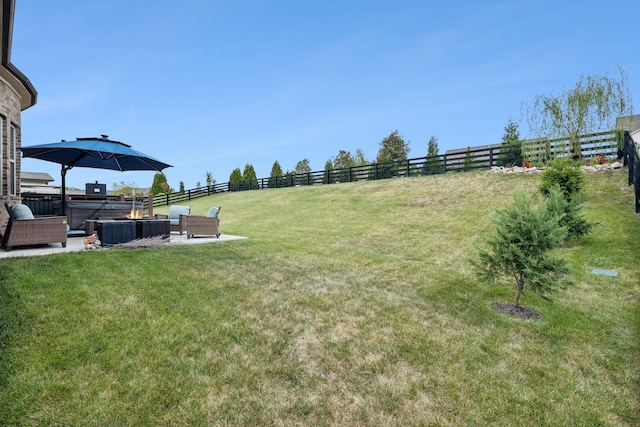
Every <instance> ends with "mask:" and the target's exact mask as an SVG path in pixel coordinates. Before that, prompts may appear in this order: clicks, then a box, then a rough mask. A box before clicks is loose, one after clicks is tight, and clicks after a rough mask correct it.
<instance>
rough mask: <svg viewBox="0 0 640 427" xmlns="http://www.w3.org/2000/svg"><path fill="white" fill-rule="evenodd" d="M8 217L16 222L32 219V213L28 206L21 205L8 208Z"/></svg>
mask: <svg viewBox="0 0 640 427" xmlns="http://www.w3.org/2000/svg"><path fill="white" fill-rule="evenodd" d="M9 215H11V218H12V219H14V220H16V221H17V220H20V219H34V216H33V212H31V209H29V206H27V205H23V204H17V205H11V206H9Z"/></svg>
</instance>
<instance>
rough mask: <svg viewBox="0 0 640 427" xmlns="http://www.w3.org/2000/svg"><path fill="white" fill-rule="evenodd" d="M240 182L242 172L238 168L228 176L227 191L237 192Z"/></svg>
mask: <svg viewBox="0 0 640 427" xmlns="http://www.w3.org/2000/svg"><path fill="white" fill-rule="evenodd" d="M241 181H242V172H241V171H240V168H235V169H234V170H232V171H231V175H230V176H229V191H239V190H240V182H241Z"/></svg>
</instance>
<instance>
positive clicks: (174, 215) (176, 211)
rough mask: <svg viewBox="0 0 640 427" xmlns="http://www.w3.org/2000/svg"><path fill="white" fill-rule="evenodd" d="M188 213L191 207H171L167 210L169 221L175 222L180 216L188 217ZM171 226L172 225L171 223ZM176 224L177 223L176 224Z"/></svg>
mask: <svg viewBox="0 0 640 427" xmlns="http://www.w3.org/2000/svg"><path fill="white" fill-rule="evenodd" d="M189 212H191V206H177V205H176V206H171V207H170V208H169V215H168V217H169V219H170V220H171V219H175V220H179V219H180V215H189ZM172 224H173V223H172ZM176 224H177V222H176Z"/></svg>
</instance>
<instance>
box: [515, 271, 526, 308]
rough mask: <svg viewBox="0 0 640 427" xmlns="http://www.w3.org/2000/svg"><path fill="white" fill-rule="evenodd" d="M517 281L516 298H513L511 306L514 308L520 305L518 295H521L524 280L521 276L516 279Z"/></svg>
mask: <svg viewBox="0 0 640 427" xmlns="http://www.w3.org/2000/svg"><path fill="white" fill-rule="evenodd" d="M517 282H518V292H516V298H515V299H514V300H513V306H514V307H515V308H519V307H520V295H522V291H523V290H524V280H522V279H521V278H520V279H518V280H517Z"/></svg>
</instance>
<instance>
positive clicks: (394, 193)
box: [0, 172, 640, 426]
mask: <svg viewBox="0 0 640 427" xmlns="http://www.w3.org/2000/svg"><path fill="white" fill-rule="evenodd" d="M538 180H539V177H537V176H515V175H493V174H490V173H487V172H482V173H480V172H478V173H463V174H447V175H446V176H430V177H424V178H411V179H397V180H386V181H377V182H359V183H353V184H340V185H328V186H319V187H299V188H288V189H278V190H264V191H251V192H242V193H234V194H219V195H215V196H212V197H211V198H208V199H199V200H194V201H193V202H192V208H193V211H194V212H195V213H205V212H206V211H207V210H208V208H209V207H210V206H211V205H220V206H222V207H223V208H222V212H221V221H222V224H221V226H222V231H223V232H224V233H228V234H238V235H244V236H247V237H249V240H246V241H238V242H228V243H224V244H210V245H209V244H204V245H195V246H191V245H189V246H181V247H171V248H162V249H137V250H109V251H99V252H87V253H70V254H60V255H54V256H48V257H40V258H17V259H16V258H13V259H4V260H1V261H0V424H4V425H189V426H192V425H374V426H375V425H381V426H382V425H444V426H446V425H450V426H457V425H548V426H554V425H557V426H565V425H585V426H587V425H589V426H591V425H612V426H627V425H638V424H640V417H639V415H638V413H639V412H640V406H639V404H638V396H639V392H640V389H639V386H638V385H639V379H640V377H639V372H640V357H639V356H640V346H639V341H638V332H639V331H638V326H639V324H640V310H639V308H638V307H639V305H638V299H639V297H640V284H639V283H638V277H640V274H639V273H640V263H639V262H638V261H639V260H638V254H639V253H640V239H638V234H637V230H638V224H639V221H640V217H639V216H637V215H635V214H634V213H633V194H632V191H631V190H630V189H629V188H627V187H626V185H625V175H624V173H622V172H620V173H605V174H600V175H592V176H589V177H588V187H587V189H586V193H585V201H586V202H587V203H586V208H585V209H586V213H587V216H588V218H589V219H591V220H597V221H600V222H601V224H600V225H599V226H598V227H597V228H596V230H595V232H594V233H593V234H592V235H590V236H588V237H587V238H585V239H583V240H582V241H581V242H580V243H578V244H575V245H574V246H573V247H572V248H569V249H560V251H561V253H562V254H563V255H564V256H565V257H567V259H569V261H570V263H571V265H572V267H573V274H572V278H573V280H574V282H575V285H574V286H572V287H570V288H568V289H566V290H561V291H559V292H558V293H556V294H555V296H554V298H553V301H547V300H543V299H540V298H538V297H537V296H535V295H534V294H530V293H525V295H524V297H523V299H522V300H521V303H522V304H523V305H526V306H531V307H535V308H536V309H537V310H538V311H540V313H541V314H542V320H541V321H538V322H524V321H519V320H515V319H511V318H508V317H505V316H503V315H501V314H499V313H497V312H495V311H493V310H492V309H491V304H492V303H493V302H494V301H511V300H512V298H513V295H514V288H513V287H512V286H511V284H510V283H508V282H505V283H504V284H498V285H488V284H485V283H481V282H479V281H478V280H476V278H475V277H474V276H473V274H472V272H471V270H470V267H469V264H468V262H467V260H468V259H469V257H473V256H475V247H474V245H475V244H477V243H479V242H480V241H481V239H482V236H483V235H485V234H486V233H488V232H489V230H490V221H489V218H490V215H491V214H492V212H493V211H494V210H495V208H496V207H499V206H503V205H505V204H507V203H510V202H511V195H512V191H513V189H514V188H516V187H524V188H526V189H528V190H529V191H530V192H531V194H535V193H536V187H537V185H538ZM595 267H599V268H606V269H614V270H617V271H618V272H619V276H618V277H615V278H612V277H606V276H597V275H593V274H591V270H592V269H593V268H595Z"/></svg>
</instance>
